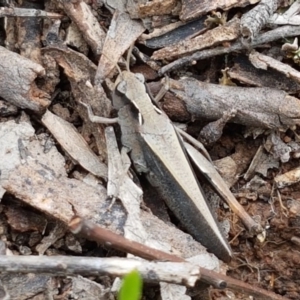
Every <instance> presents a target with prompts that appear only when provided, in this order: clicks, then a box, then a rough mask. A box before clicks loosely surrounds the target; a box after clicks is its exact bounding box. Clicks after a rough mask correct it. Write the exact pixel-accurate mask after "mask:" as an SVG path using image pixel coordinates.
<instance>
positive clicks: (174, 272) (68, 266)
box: [0, 255, 200, 287]
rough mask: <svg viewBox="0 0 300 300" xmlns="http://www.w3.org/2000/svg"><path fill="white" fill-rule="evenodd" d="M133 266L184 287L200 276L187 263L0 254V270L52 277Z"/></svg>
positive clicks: (149, 277)
mask: <svg viewBox="0 0 300 300" xmlns="http://www.w3.org/2000/svg"><path fill="white" fill-rule="evenodd" d="M134 269H135V270H137V271H138V272H139V273H140V275H141V276H142V278H143V279H144V280H145V281H148V282H156V283H158V282H160V281H163V282H168V283H173V284H181V285H185V286H188V287H193V286H194V285H195V283H196V281H197V279H198V278H199V276H200V271H199V268H198V267H197V266H195V265H193V264H191V263H188V262H185V263H174V262H149V261H145V260H138V259H133V258H131V259H130V258H121V257H109V258H107V257H106V258H99V257H84V256H81V257H80V256H33V255H26V256H25V255H24V256H6V255H0V271H1V272H6V273H18V274H19V273H25V274H28V273H34V274H36V273H43V274H51V275H54V276H74V275H78V274H79V275H84V276H99V275H102V274H108V275H112V276H116V277H119V276H124V275H126V274H128V273H129V272H131V271H132V270H134ZM154 274H155V275H154Z"/></svg>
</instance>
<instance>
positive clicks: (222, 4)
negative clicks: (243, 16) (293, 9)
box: [180, 0, 259, 21]
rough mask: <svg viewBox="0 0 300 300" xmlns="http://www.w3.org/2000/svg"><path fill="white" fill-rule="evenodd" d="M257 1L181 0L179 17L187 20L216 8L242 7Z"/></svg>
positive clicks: (257, 0)
mask: <svg viewBox="0 0 300 300" xmlns="http://www.w3.org/2000/svg"><path fill="white" fill-rule="evenodd" d="M257 2H259V0H216V1H210V0H196V1H195V0H183V1H182V10H181V13H180V19H181V20H183V21H187V20H191V19H195V18H197V17H199V16H202V15H204V14H206V13H208V12H211V11H213V10H216V9H222V10H229V9H230V8H232V7H244V6H246V5H249V4H255V3H257Z"/></svg>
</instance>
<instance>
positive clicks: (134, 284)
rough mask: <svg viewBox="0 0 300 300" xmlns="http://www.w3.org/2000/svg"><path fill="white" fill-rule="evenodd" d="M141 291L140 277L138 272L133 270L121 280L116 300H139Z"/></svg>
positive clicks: (141, 282)
mask: <svg viewBox="0 0 300 300" xmlns="http://www.w3.org/2000/svg"><path fill="white" fill-rule="evenodd" d="M142 289H143V281H142V277H141V275H140V274H139V272H138V271H136V270H133V271H131V272H130V273H128V274H127V275H126V276H125V277H124V278H123V282H122V286H121V289H120V291H119V294H118V300H140V299H141V296H142Z"/></svg>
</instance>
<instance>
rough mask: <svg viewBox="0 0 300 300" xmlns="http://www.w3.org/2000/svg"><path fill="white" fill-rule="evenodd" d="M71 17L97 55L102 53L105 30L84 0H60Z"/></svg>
mask: <svg viewBox="0 0 300 300" xmlns="http://www.w3.org/2000/svg"><path fill="white" fill-rule="evenodd" d="M59 1H60V3H61V4H62V5H63V7H64V10H65V12H66V13H67V15H68V16H69V17H70V19H71V20H72V21H73V22H74V23H75V24H76V25H77V26H78V28H79V30H80V31H81V33H82V35H83V37H84V39H85V40H86V42H87V44H88V45H89V46H90V47H91V49H92V51H93V52H94V54H96V55H100V54H101V53H102V48H103V44H104V39H105V36H106V35H105V32H104V30H103V29H102V28H101V26H100V24H99V22H98V20H97V19H96V17H95V16H94V15H93V12H92V11H91V8H90V6H88V5H87V4H86V3H85V2H84V1H81V0H79V1H75V3H73V2H72V1H68V0H59Z"/></svg>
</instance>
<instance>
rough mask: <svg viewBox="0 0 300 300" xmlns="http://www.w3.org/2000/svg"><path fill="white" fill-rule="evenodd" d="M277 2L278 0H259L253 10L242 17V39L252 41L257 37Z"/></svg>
mask: <svg viewBox="0 0 300 300" xmlns="http://www.w3.org/2000/svg"><path fill="white" fill-rule="evenodd" d="M278 2H279V1H278V0H261V1H260V2H259V3H258V4H257V5H256V6H255V7H254V8H253V9H251V10H250V11H249V12H247V13H245V14H244V15H243V16H242V18H241V33H242V35H243V37H244V38H248V39H249V40H252V39H253V38H254V37H255V36H257V34H258V33H259V31H260V30H261V29H262V27H263V26H264V25H265V24H266V23H267V22H268V20H269V18H270V16H271V15H272V14H273V13H274V12H275V11H276V9H277V7H278Z"/></svg>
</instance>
